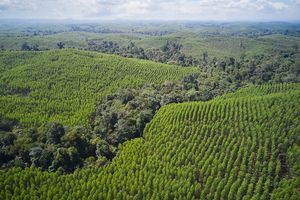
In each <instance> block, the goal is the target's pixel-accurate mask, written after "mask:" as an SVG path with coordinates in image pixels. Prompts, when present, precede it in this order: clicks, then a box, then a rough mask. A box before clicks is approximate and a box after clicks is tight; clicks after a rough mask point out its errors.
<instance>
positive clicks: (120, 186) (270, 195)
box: [0, 85, 300, 200]
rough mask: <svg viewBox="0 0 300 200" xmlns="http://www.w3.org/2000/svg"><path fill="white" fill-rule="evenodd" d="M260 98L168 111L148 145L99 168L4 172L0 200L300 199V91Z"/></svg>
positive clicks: (140, 142)
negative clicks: (61, 172)
mask: <svg viewBox="0 0 300 200" xmlns="http://www.w3.org/2000/svg"><path fill="white" fill-rule="evenodd" d="M268 87H274V86H272V85H269V86H268ZM275 87H276V86H275ZM270 90H273V89H271V88H270ZM274 91H275V90H274ZM259 92H261V90H260V89H259V88H256V90H255V89H252V93H250V92H248V93H247V94H245V95H244V96H243V97H242V96H241V95H240V94H237V97H235V96H234V95H231V97H230V98H229V97H228V98H226V97H224V98H220V99H217V100H213V101H210V102H192V103H183V104H171V105H167V106H164V107H162V108H161V109H160V110H159V112H158V113H157V114H156V115H155V117H154V119H153V120H152V121H151V122H150V123H149V124H148V125H147V127H146V129H145V132H144V138H139V139H135V140H132V141H129V142H126V143H125V144H123V145H121V146H120V149H121V151H120V153H119V155H118V156H117V157H116V158H115V159H114V160H113V161H112V163H111V164H109V165H105V166H103V167H101V168H90V169H89V168H85V169H81V170H76V171H75V172H74V173H72V174H68V175H62V174H60V172H56V173H48V172H42V171H40V170H38V169H34V168H27V169H25V170H21V169H18V168H11V169H7V170H2V171H1V179H0V180H1V181H0V184H1V185H0V186H1V196H2V197H5V198H8V199H14V198H16V199H18V198H19V199H26V198H27V199H29V198H30V199H35V198H36V199H57V198H66V199H245V200H246V199H252V200H254V199H297V197H298V196H299V191H298V190H297V187H298V186H297V180H299V164H300V163H299V156H298V158H297V156H296V155H297V152H298V151H299V145H298V144H299V136H298V131H299V122H300V118H299V114H298V110H299V102H298V99H299V97H300V93H299V90H298V85H294V87H290V88H289V89H288V90H284V89H283V90H280V91H277V92H276V93H271V94H269V95H263V96H258V95H255V93H259Z"/></svg>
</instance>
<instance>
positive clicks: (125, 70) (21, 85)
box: [0, 49, 197, 125]
mask: <svg viewBox="0 0 300 200" xmlns="http://www.w3.org/2000/svg"><path fill="white" fill-rule="evenodd" d="M0 71H1V73H0V116H1V115H2V116H4V117H7V118H12V119H17V120H20V122H21V123H22V124H24V125H34V124H40V123H44V122H48V121H55V122H60V123H63V124H65V125H78V124H85V123H86V122H87V120H88V115H89V113H90V112H91V111H92V110H93V108H94V106H95V103H96V102H97V101H99V100H101V98H103V97H104V96H105V95H107V94H111V93H113V92H115V91H116V90H118V89H120V88H134V87H138V86H141V85H143V84H146V83H162V82H164V81H166V80H179V79H182V78H183V77H184V76H186V75H188V74H191V73H196V72H197V69H196V68H181V67H175V66H171V65H164V64H159V63H155V62H150V61H142V60H137V59H128V58H122V57H119V56H114V55H106V54H101V53H95V52H88V51H80V50H73V49H65V50H52V51H42V52H23V51H13V52H5V51H3V52H0Z"/></svg>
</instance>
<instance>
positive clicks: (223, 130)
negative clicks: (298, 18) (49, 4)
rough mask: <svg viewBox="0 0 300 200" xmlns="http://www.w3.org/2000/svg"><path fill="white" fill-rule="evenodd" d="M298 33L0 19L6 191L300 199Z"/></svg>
mask: <svg viewBox="0 0 300 200" xmlns="http://www.w3.org/2000/svg"><path fill="white" fill-rule="evenodd" d="M0 9H1V8H0ZM299 38H300V25H299V23H296V22H295V23H292V22H291V23H288V22H261V23H258V22H257V23H256V22H175V21H174V22H164V23H162V22H155V21H153V22H152V21H149V22H102V23H92V22H91V23H90V22H80V23H79V22H76V21H74V22H60V23H58V22H51V21H50V22H38V23H37V22H34V21H33V22H31V21H30V20H29V21H26V20H25V21H23V20H16V21H14V20H11V21H10V20H0V199H159V200H160V199H201V200H202V199H244V200H248V199H249V200H250V199H251V200H256V199H266V200H268V199H292V200H296V199H299V196H300V192H299V191H300V171H299V169H300V157H299V155H300V146H299V144H300V136H299V131H300V127H299V124H300V123H299V122H300V118H299V116H300V113H299V111H300V107H299V106H300V104H299V97H300V84H299V82H300V49H299V45H300V39H299Z"/></svg>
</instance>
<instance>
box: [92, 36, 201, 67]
mask: <svg viewBox="0 0 300 200" xmlns="http://www.w3.org/2000/svg"><path fill="white" fill-rule="evenodd" d="M87 49H88V50H92V51H99V52H103V53H112V54H116V55H120V56H124V57H129V58H139V59H146V60H153V61H156V62H161V63H168V64H176V65H181V66H192V65H193V66H196V65H195V62H196V60H195V59H193V58H192V57H191V56H186V55H184V54H183V53H182V52H181V49H182V45H181V44H179V43H177V42H174V41H167V43H166V44H165V45H163V47H162V48H160V49H147V50H145V49H143V48H141V47H138V46H136V45H135V43H133V42H130V43H129V45H127V46H125V47H123V46H120V45H119V44H118V43H116V42H112V41H97V40H92V41H90V42H88V47H87ZM199 64H200V63H199Z"/></svg>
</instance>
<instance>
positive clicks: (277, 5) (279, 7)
mask: <svg viewBox="0 0 300 200" xmlns="http://www.w3.org/2000/svg"><path fill="white" fill-rule="evenodd" d="M269 4H270V5H271V6H272V7H273V8H274V9H275V10H283V9H286V8H288V7H289V6H288V5H287V4H285V3H282V2H269Z"/></svg>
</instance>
